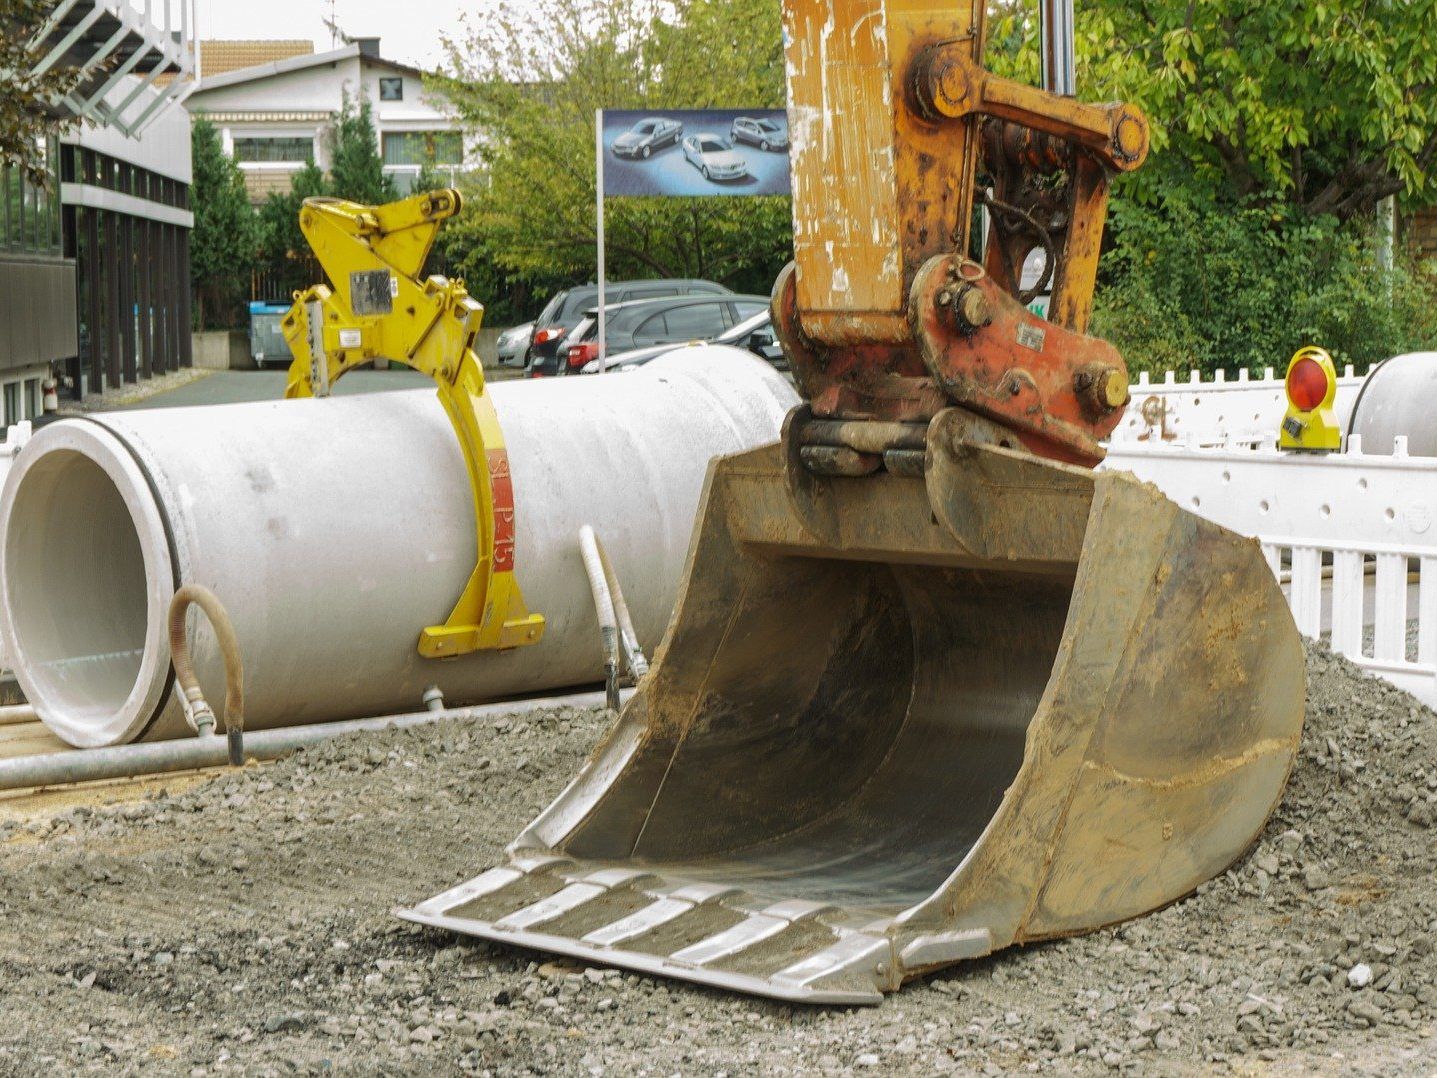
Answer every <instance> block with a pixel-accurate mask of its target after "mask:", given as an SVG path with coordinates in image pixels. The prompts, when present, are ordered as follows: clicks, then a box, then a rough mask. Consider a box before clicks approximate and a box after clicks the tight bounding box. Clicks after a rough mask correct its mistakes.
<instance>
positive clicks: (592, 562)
mask: <svg viewBox="0 0 1437 1078" xmlns="http://www.w3.org/2000/svg"><path fill="white" fill-rule="evenodd" d="M579 553H580V554H581V555H582V556H583V559H584V572H585V573H586V574H587V575H588V578H589V592H590V593H591V594H592V595H593V597H594V613H595V614H596V615H597V616H598V618H599V636H600V637H601V638H602V639H603V642H604V696H605V699H606V701H607V703H608V707H609V708H610V709H611V710H615V711H617V710H618V707H619V628H618V621H617V618H616V616H615V614H614V599H613V596H612V595H611V594H610V592H609V578H608V575H607V574H606V573H605V572H604V560H603V557H602V556H601V555H600V553H599V540H598V537H597V536H596V535H595V534H594V529H593V528H592V527H591V526H589V525H588V524H585V525H584V526H583V527H581V528H580V529H579Z"/></svg>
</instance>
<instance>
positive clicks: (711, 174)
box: [683, 132, 748, 180]
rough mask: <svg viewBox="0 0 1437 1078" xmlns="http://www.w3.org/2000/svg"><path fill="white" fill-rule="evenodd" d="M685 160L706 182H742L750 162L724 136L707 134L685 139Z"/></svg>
mask: <svg viewBox="0 0 1437 1078" xmlns="http://www.w3.org/2000/svg"><path fill="white" fill-rule="evenodd" d="M683 146H684V159H685V160H686V161H688V163H689V164H691V165H693V166H694V168H696V169H698V170H699V172H701V173H702V174H703V178H704V179H706V180H741V179H743V177H745V176H747V175H748V162H747V161H745V160H744V159H743V154H741V153H739V152H738V151H736V150H735V149H734V148H733V143H732V142H730V141H729V140H728V139H726V138H724V137H723V136H722V135H711V134H708V133H707V132H705V133H703V134H699V135H690V136H689V137H688V138H686V139H684V142H683Z"/></svg>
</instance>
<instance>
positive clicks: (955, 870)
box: [402, 0, 1303, 1004]
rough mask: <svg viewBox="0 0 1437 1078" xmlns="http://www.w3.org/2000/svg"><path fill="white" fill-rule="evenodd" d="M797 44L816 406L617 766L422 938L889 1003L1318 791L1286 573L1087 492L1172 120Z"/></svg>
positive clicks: (844, 31) (693, 555)
mask: <svg viewBox="0 0 1437 1078" xmlns="http://www.w3.org/2000/svg"><path fill="white" fill-rule="evenodd" d="M783 8H784V42H785V49H786V50H787V57H786V59H787V73H788V82H789V128H790V132H789V133H790V142H791V146H792V164H791V167H792V173H793V208H794V256H795V257H794V262H793V264H792V265H790V266H789V267H788V268H787V269H786V270H785V271H784V272H783V274H782V275H781V276H780V277H779V280H778V282H777V283H776V285H775V289H774V299H773V311H774V324H775V326H776V327H778V330H779V336H780V338H781V339H782V341H783V344H784V348H785V350H786V352H787V353H788V356H789V359H790V362H791V364H792V367H793V370H794V372H795V375H796V376H797V379H798V382H799V385H800V387H801V389H802V390H803V393H804V395H805V396H806V397H807V398H808V400H807V403H806V404H804V405H801V406H800V407H799V408H797V409H796V410H795V411H793V412H792V413H790V415H789V417H788V420H787V422H786V424H785V427H784V434H783V440H782V442H781V444H779V445H775V446H769V447H766V448H763V449H756V450H753V451H750V452H748V453H745V454H742V455H740V456H736V457H728V458H724V459H721V460H718V461H715V462H714V463H713V465H712V466H711V467H710V470H709V475H708V481H707V485H706V487H705V499H704V506H703V509H702V512H701V513H700V516H699V520H698V522H697V524H696V526H695V534H694V538H693V541H692V543H691V545H690V553H689V562H688V566H687V570H686V578H685V581H684V585H683V587H682V589H681V590H680V593H679V596H680V597H679V605H678V609H677V610H676V611H675V612H674V617H673V620H672V621H671V622H670V625H669V630H668V634H667V635H666V637H665V639H664V642H663V644H662V645H661V646H660V648H659V650H658V652H657V656H656V659H655V662H654V665H653V666H652V667H651V669H650V672H649V674H648V676H647V677H645V678H644V679H643V680H642V681H641V682H640V684H639V687H638V691H637V692H636V693H635V694H634V696H633V698H632V699H631V700H630V701H629V702H628V704H627V705H625V707H624V709H623V711H622V712H621V713H620V716H619V719H618V722H617V724H616V725H615V727H614V729H613V730H612V731H611V733H610V734H609V736H608V738H607V739H606V740H605V742H604V743H603V744H602V745H601V746H600V747H599V748H598V750H597V751H596V752H595V753H594V755H593V757H592V759H591V760H590V762H589V763H588V764H587V765H586V766H585V767H584V769H583V770H582V771H581V772H580V773H579V775H578V776H577V778H575V780H574V781H573V782H572V783H571V784H570V785H569V787H568V788H567V789H566V790H565V791H564V792H563V794H561V795H560V796H559V798H558V799H557V800H556V801H554V803H553V804H551V805H550V806H549V807H548V808H547V809H545V810H544V812H542V813H541V814H540V815H539V816H538V817H537V818H536V819H535V820H534V821H533V822H532V823H531V824H530V825H529V826H528V827H527V828H526V829H525V830H524V831H523V832H522V833H521V834H520V835H519V836H518V837H517V838H516V839H515V840H514V842H513V844H512V845H511V846H510V849H509V857H508V860H507V861H506V862H505V863H504V864H503V865H500V866H498V867H495V868H491V869H490V870H489V871H487V872H485V873H483V874H481V875H479V876H476V877H474V878H473V879H471V880H469V881H467V882H465V883H463V884H460V885H459V886H457V887H454V888H452V889H450V890H448V891H446V892H444V893H442V894H439V895H436V896H435V897H434V898H431V899H429V900H428V901H427V902H423V903H420V904H419V905H418V906H416V907H415V908H414V909H411V910H407V911H404V913H403V914H402V915H403V916H405V917H408V918H410V919H412V920H415V921H418V922H421V923H425V924H432V925H441V926H445V927H448V928H452V929H455V930H456V931H460V932H467V933H472V934H474V935H479V936H483V937H486V938H488V939H492V940H498V941H502V942H508V943H513V944H517V945H521V946H527V947H536V948H540V949H543V950H549V951H555V952H557V953H560V954H566V955H572V956H576V957H578V958H580V959H582V960H583V961H586V962H601V963H609V964H613V965H619V966H625V967H628V968H631V969H636V970H642V971H645V972H648V973H653V974H659V975H664V976H671V977H681V978H685V979H688V980H692V981H698V982H702V983H705V984H711V985H718V986H722V987H725V988H729V989H734V990H738V991H744V992H753V993H757V994H760V995H765V996H771V997H774V998H778V999H785V1000H793V1001H801V1002H811V1003H842V1004H849V1003H874V1002H877V1001H878V1000H880V999H881V998H882V994H883V993H884V992H891V991H894V990H896V989H898V988H899V987H900V986H901V985H902V984H903V983H904V981H906V980H908V979H910V978H913V977H916V976H920V975H922V974H924V973H926V972H928V971H930V970H933V969H935V968H938V967H940V966H943V965H947V964H949V963H953V962H958V961H961V960H964V959H969V958H976V957H978V956H981V955H985V954H988V953H990V952H992V951H994V950H997V949H999V948H1002V947H1007V946H1009V945H1011V944H1014V943H1022V942H1027V941H1032V940H1039V939H1049V938H1053V937H1058V936H1065V935H1071V934H1073V933H1077V932H1084V931H1090V930H1092V929H1095V928H1098V927H1100V926H1102V925H1107V924H1112V923H1114V922H1116V921H1121V920H1123V919H1125V918H1129V917H1136V916H1139V915H1141V914H1143V913H1145V912H1147V911H1149V910H1152V909H1156V908H1158V907H1160V906H1162V905H1165V904H1166V903H1169V902H1172V901H1173V900H1175V899H1177V898H1180V897H1181V896H1183V895H1185V894H1187V893H1188V892H1189V891H1191V890H1192V889H1193V888H1195V887H1197V886H1198V885H1199V884H1201V883H1202V882H1203V881H1204V880H1207V879H1210V878H1211V877H1212V876H1214V875H1215V874H1216V873H1218V872H1221V871H1222V870H1223V869H1224V868H1226V867H1227V865H1229V864H1230V863H1231V862H1232V861H1233V859H1234V858H1236V857H1238V856H1239V855H1240V854H1241V853H1242V851H1243V850H1244V849H1246V848H1247V846H1248V845H1249V844H1250V843H1251V842H1252V841H1253V839H1254V837H1255V836H1256V835H1257V834H1258V832H1259V831H1260V830H1261V829H1262V827H1263V824H1264V822H1265V821H1266V820H1267V818H1268V815H1269V814H1270V812H1271V811H1272V809H1273V807H1274V805H1275V804H1276V803H1277V800H1278V797H1279V796H1280V794H1281V792H1282V788H1283V783H1284V781H1285V779H1286V776H1287V772H1288V769H1289V768H1290V767H1291V766H1292V763H1293V760H1294V758H1295V755H1296V752H1297V745H1298V739H1299V735H1300V732H1301V728H1302V712H1303V660H1302V649H1301V646H1300V643H1299V640H1298V636H1297V632H1296V628H1295V627H1294V625H1293V622H1292V618H1291V615H1290V614H1289V612H1288V609H1287V604H1286V602H1285V600H1284V599H1283V596H1282V592H1281V590H1280V589H1279V587H1278V584H1277V581H1276V580H1275V578H1274V576H1273V574H1272V572H1271V571H1270V570H1269V568H1268V566H1267V564H1266V562H1265V560H1264V558H1263V556H1262V553H1261V551H1260V549H1259V548H1258V546H1257V544H1256V543H1255V542H1253V541H1251V540H1247V539H1242V538H1240V537H1238V536H1235V535H1233V534H1232V533H1230V532H1227V531H1224V530H1223V529H1222V528H1220V527H1218V526H1217V525H1215V524H1212V523H1211V522H1209V521H1206V520H1202V519H1200V518H1198V517H1196V516H1194V515H1192V514H1191V513H1188V512H1186V511H1185V510H1184V509H1182V508H1180V507H1178V506H1177V505H1175V504H1174V503H1173V502H1171V501H1169V500H1168V499H1166V498H1165V497H1163V496H1162V494H1161V493H1160V492H1158V491H1157V490H1156V489H1155V488H1154V487H1152V486H1150V485H1145V484H1142V483H1139V482H1137V481H1136V480H1134V479H1133V478H1132V477H1131V476H1127V475H1123V474H1120V473H1115V472H1110V471H1099V470H1095V469H1094V468H1093V467H1092V465H1094V464H1096V463H1097V462H1098V461H1099V460H1100V459H1101V458H1102V447H1101V444H1100V443H1101V439H1102V438H1103V437H1104V436H1105V435H1106V434H1107V433H1108V432H1109V431H1111V430H1112V429H1113V426H1114V425H1115V424H1116V423H1117V421H1118V417H1119V415H1120V414H1121V409H1122V407H1123V405H1124V404H1125V402H1126V400H1127V396H1128V392H1127V375H1126V368H1125V366H1124V364H1123V361H1122V358H1121V357H1120V356H1119V355H1118V353H1117V351H1116V349H1114V348H1113V347H1112V346H1111V345H1109V344H1107V343H1106V342H1104V341H1101V340H1098V339H1096V338H1094V337H1090V336H1087V335H1086V334H1085V332H1084V329H1085V327H1086V325H1087V319H1088V313H1089V310H1090V309H1091V302H1092V292H1093V280H1094V270H1095V266H1096V262H1097V256H1098V248H1099V243H1100V240H1101V236H1102V225H1103V216H1104V212H1105V208H1106V197H1107V190H1108V183H1109V181H1110V178H1111V177H1112V176H1113V175H1115V174H1117V173H1120V172H1124V171H1127V170H1129V169H1132V168H1135V167H1137V165H1138V164H1139V163H1140V162H1141V161H1142V158H1143V155H1144V153H1145V152H1146V149H1147V127H1146V124H1145V122H1144V120H1143V118H1142V115H1141V113H1139V112H1138V111H1137V110H1136V109H1134V108H1132V107H1130V106H1127V105H1107V106H1090V105H1083V104H1080V103H1078V102H1076V101H1073V100H1071V99H1068V98H1060V97H1056V96H1054V95H1052V94H1047V93H1044V92H1042V91H1039V90H1035V89H1033V88H1031V87H1025V86H1019V85H1016V84H1014V83H1011V82H1005V81H1003V80H1001V79H997V78H994V77H993V76H991V75H988V74H986V73H985V72H983V71H982V69H981V67H980V66H979V64H978V59H979V57H980V55H981V51H982V42H983V28H982V14H983V5H982V3H981V0H974V2H973V3H971V5H958V4H951V3H944V4H939V3H936V2H934V0H785V2H784V5H783ZM980 168H981V171H982V172H983V173H984V174H986V175H987V176H988V177H989V178H990V179H991V181H992V187H991V188H990V189H984V190H980V189H979V188H978V187H977V186H976V182H975V177H976V176H977V175H978V174H979V170H980ZM980 205H986V207H987V210H988V214H989V217H990V220H991V221H992V222H993V228H992V232H991V234H990V236H989V238H988V249H987V253H986V256H985V258H984V260H983V262H982V263H980V262H978V261H976V260H975V259H973V258H970V257H969V246H968V243H969V230H970V221H971V220H972V218H973V216H974V210H975V207H977V206H980ZM1035 246H1039V247H1042V248H1043V250H1044V252H1045V257H1046V259H1047V262H1048V275H1049V276H1051V279H1052V282H1053V301H1052V318H1051V319H1043V318H1040V317H1038V316H1037V315H1035V314H1033V313H1032V312H1031V311H1029V310H1027V308H1026V299H1027V298H1028V296H1027V295H1025V293H1024V292H1023V288H1022V286H1023V282H1022V280H1021V276H1020V269H1019V267H1021V265H1022V262H1023V258H1024V257H1026V255H1027V254H1028V253H1029V251H1030V250H1032V249H1033V248H1034V247H1035Z"/></svg>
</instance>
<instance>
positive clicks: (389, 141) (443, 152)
mask: <svg viewBox="0 0 1437 1078" xmlns="http://www.w3.org/2000/svg"><path fill="white" fill-rule="evenodd" d="M463 160H464V140H463V137H462V136H461V135H460V134H459V132H458V131H389V132H386V133H385V135H384V163H385V164H386V165H458V164H461V163H462V162H463Z"/></svg>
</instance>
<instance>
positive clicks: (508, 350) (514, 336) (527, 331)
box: [496, 322, 534, 367]
mask: <svg viewBox="0 0 1437 1078" xmlns="http://www.w3.org/2000/svg"><path fill="white" fill-rule="evenodd" d="M533 336H534V323H533V322H525V323H524V324H523V325H522V326H515V327H514V328H513V329H506V330H505V331H504V332H503V333H501V334H499V340H498V343H497V344H496V349H497V351H498V353H499V366H501V367H522V366H523V365H524V353H525V351H527V350H528V348H529V339H530V338H531V337H533Z"/></svg>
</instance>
